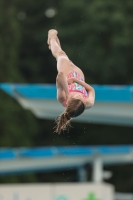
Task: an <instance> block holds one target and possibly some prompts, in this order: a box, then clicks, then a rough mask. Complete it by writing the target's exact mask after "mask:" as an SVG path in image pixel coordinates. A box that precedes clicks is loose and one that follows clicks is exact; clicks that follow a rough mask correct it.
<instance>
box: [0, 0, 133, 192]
mask: <svg viewBox="0 0 133 200" xmlns="http://www.w3.org/2000/svg"><path fill="white" fill-rule="evenodd" d="M51 28H54V29H57V30H58V32H59V38H60V40H61V45H62V48H63V50H64V51H65V52H66V53H67V55H68V56H69V58H70V59H71V60H72V61H73V62H74V63H75V64H76V65H77V66H79V67H81V68H82V70H83V72H84V74H85V77H86V82H87V83H89V84H98V85H102V84H104V85H105V84H108V85H132V84H133V1H132V0H127V1H122V0H121V1H120V0H117V1H115V0H112V1H110V0H95V1H94V0H82V1H81V0H76V1H71V0H49V1H47V0H38V1H35V0H28V1H27V0H23V1H15V0H10V1H4V0H1V1H0V68H1V73H0V82H1V83H24V84H25V83H26V84H27V83H30V84H32V83H41V84H43V83H44V84H45V83H48V84H55V78H56V75H57V70H56V60H55V59H54V58H53V57H52V55H51V52H50V51H49V49H48V47H47V32H48V30H49V29H51ZM0 97H1V98H0V110H1V114H0V147H1V148H19V147H28V148H34V147H42V146H43V147H50V146H65V147H67V146H75V145H83V146H84V145H87V146H89V145H123V144H124V145H125V144H126V145H128V144H130V145H131V144H133V127H131V126H118V125H117V126H116V125H114V126H113V125H104V124H92V123H91V122H90V123H83V122H82V123H77V122H72V126H73V128H71V129H70V131H69V133H67V132H64V133H62V134H61V135H57V134H56V133H53V127H54V126H55V123H54V120H49V119H38V118H37V117H35V116H34V115H33V114H32V113H31V112H30V111H28V110H24V109H23V108H22V107H21V106H20V105H19V104H18V103H17V102H16V101H15V100H14V99H12V98H11V97H9V96H8V95H7V94H5V93H4V92H3V91H2V90H1V91H0ZM86 167H87V169H88V170H90V172H91V166H86ZM105 170H109V171H111V172H112V174H113V175H112V176H111V177H110V178H109V179H108V180H107V182H108V183H111V184H113V185H114V186H115V190H116V192H126V193H133V164H127V165H123V164H119V165H114V166H107V167H105ZM89 180H90V177H89V176H88V177H87V181H89ZM77 181H78V180H77V171H76V170H70V171H68V170H64V171H58V172H54V171H53V172H48V173H46V172H38V173H33V172H32V173H30V172H29V173H27V174H18V175H8V176H6V177H5V176H0V183H34V182H36V183H41V182H43V183H44V182H46V183H47V182H52V183H53V182H77ZM105 182H106V180H105Z"/></svg>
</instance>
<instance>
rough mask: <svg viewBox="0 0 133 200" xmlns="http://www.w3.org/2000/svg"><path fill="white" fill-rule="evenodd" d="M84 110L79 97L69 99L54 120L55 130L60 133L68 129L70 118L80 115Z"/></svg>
mask: <svg viewBox="0 0 133 200" xmlns="http://www.w3.org/2000/svg"><path fill="white" fill-rule="evenodd" d="M84 110H85V105H84V103H83V102H82V101H81V100H80V99H75V98H72V99H71V100H69V101H68V103H67V108H66V110H65V111H64V112H63V113H62V114H61V115H60V116H58V117H57V119H56V120H55V122H56V126H55V132H56V133H58V134H60V133H61V131H64V130H68V129H69V127H70V126H71V125H70V120H71V119H72V118H75V117H77V116H79V115H81V114H82V113H83V112H84Z"/></svg>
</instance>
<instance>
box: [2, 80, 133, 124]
mask: <svg viewBox="0 0 133 200" xmlns="http://www.w3.org/2000/svg"><path fill="white" fill-rule="evenodd" d="M92 86H93V87H94V89H95V92H96V101H95V105H94V106H93V107H92V108H91V109H88V110H86V111H85V112H84V113H83V114H82V115H81V116H79V117H77V118H76V119H73V120H74V121H78V122H86V123H98V124H113V125H121V126H133V85H128V86H126V85H124V86H119V85H92ZM0 89H1V90H2V91H4V92H5V93H7V94H8V95H10V96H11V97H12V98H14V99H15V100H16V101H17V102H18V103H19V104H20V105H21V106H22V107H23V108H24V109H29V110H30V111H31V112H32V113H33V114H34V115H35V116H36V117H38V118H41V119H55V118H56V117H57V116H58V115H60V114H61V113H62V112H63V111H64V109H65V108H64V107H63V106H62V105H61V104H60V103H59V102H58V101H57V99H56V87H55V85H54V84H9V83H1V84H0Z"/></svg>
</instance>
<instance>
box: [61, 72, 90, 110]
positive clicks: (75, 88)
mask: <svg viewBox="0 0 133 200" xmlns="http://www.w3.org/2000/svg"><path fill="white" fill-rule="evenodd" d="M73 77H74V78H77V79H79V80H80V81H84V79H83V78H81V76H80V75H79V74H78V73H77V72H70V73H69V74H68V76H67V78H68V79H69V78H73ZM68 90H69V92H80V93H82V94H83V97H84V98H86V97H87V96H88V92H87V91H86V89H85V87H83V86H82V85H80V84H79V83H76V82H74V83H71V84H69V85H68ZM66 106H67V105H66V102H64V107H66Z"/></svg>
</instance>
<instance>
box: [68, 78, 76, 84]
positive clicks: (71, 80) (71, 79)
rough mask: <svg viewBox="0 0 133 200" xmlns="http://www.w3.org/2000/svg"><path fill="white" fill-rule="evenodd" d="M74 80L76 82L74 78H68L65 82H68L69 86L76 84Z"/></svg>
mask: <svg viewBox="0 0 133 200" xmlns="http://www.w3.org/2000/svg"><path fill="white" fill-rule="evenodd" d="M76 80H77V79H76V78H74V77H72V78H68V79H67V82H68V84H71V83H74V82H76Z"/></svg>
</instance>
